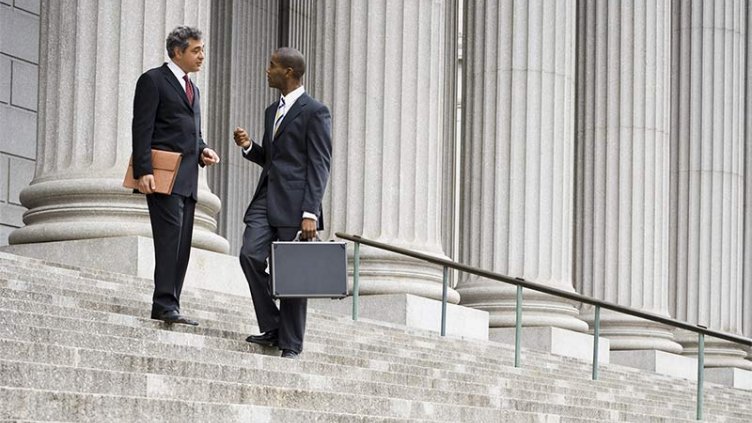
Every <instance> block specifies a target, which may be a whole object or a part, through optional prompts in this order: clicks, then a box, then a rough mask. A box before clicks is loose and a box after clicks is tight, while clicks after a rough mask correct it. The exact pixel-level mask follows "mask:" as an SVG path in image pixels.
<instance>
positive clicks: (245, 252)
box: [234, 47, 332, 358]
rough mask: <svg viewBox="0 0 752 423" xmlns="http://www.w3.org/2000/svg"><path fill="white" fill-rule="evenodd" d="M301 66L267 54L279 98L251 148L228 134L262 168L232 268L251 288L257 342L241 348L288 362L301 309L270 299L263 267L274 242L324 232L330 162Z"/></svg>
mask: <svg viewBox="0 0 752 423" xmlns="http://www.w3.org/2000/svg"><path fill="white" fill-rule="evenodd" d="M304 72H305V60H304V59H303V55H302V54H300V52H299V51H297V50H295V49H292V48H288V47H283V48H280V49H278V50H277V51H275V52H274V54H272V57H271V60H270V61H269V67H268V68H267V70H266V75H267V81H268V83H269V86H270V87H271V88H276V89H278V90H279V91H280V94H281V96H280V98H279V100H278V101H275V102H274V103H273V104H272V105H270V106H269V107H268V108H267V109H266V113H265V115H264V117H265V120H264V122H265V125H264V126H265V128H264V138H263V140H262V142H261V145H259V144H257V143H255V142H253V141H252V140H251V139H250V137H249V136H248V133H247V132H246V131H245V129H242V128H237V129H235V133H234V137H235V143H236V144H237V145H238V146H240V147H242V148H243V156H244V157H245V158H246V159H248V160H251V161H252V162H254V163H257V164H259V165H260V166H262V167H263V170H262V171H261V177H260V178H259V182H258V186H257V187H256V192H255V194H254V195H253V199H252V200H251V204H250V205H249V206H248V210H247V211H246V213H245V218H244V219H243V220H244V222H245V225H246V228H245V232H244V233H243V247H242V248H241V250H240V265H241V267H242V268H243V272H244V273H245V277H246V279H247V280H248V285H249V286H250V288H251V296H252V297H253V306H254V308H255V310H256V319H257V321H258V326H259V329H260V330H261V332H263V333H262V334H261V335H251V336H249V337H248V338H247V339H246V341H248V342H253V343H256V344H260V345H265V346H278V347H279V349H280V350H282V357H287V358H296V357H297V356H298V354H300V352H301V351H302V350H303V335H304V332H305V322H306V307H307V301H306V299H305V298H301V299H297V298H296V299H281V300H280V302H279V308H277V305H276V304H275V302H274V299H273V298H272V296H271V292H270V287H269V275H268V274H267V273H266V261H267V259H268V258H269V255H270V251H271V243H272V241H274V240H281V241H290V240H292V239H294V238H295V235H296V233H297V232H298V231H300V232H301V239H303V240H308V239H312V238H314V237H315V236H316V233H317V230H321V229H323V227H324V220H323V216H322V214H321V198H322V197H323V196H324V190H325V189H326V183H327V180H328V179H329V163H330V160H331V154H332V130H331V126H332V125H331V121H332V119H331V115H330V114H329V109H327V107H326V106H324V105H323V104H321V103H319V102H318V101H316V100H314V99H313V98H311V97H310V96H309V95H308V94H306V93H305V89H304V88H303V85H302V84H301V81H300V79H301V77H302V76H303V73H304Z"/></svg>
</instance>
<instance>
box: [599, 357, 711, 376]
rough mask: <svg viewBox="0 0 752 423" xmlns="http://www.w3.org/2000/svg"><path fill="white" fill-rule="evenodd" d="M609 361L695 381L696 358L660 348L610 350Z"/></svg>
mask: <svg viewBox="0 0 752 423" xmlns="http://www.w3.org/2000/svg"><path fill="white" fill-rule="evenodd" d="M611 362H612V363H613V364H619V365H622V366H627V367H633V368H635V369H642V370H647V371H651V372H655V373H658V374H661V375H667V376H674V377H680V378H684V379H688V380H691V381H697V359H696V358H692V357H683V356H682V355H680V354H673V353H668V352H665V351H660V350H633V351H628V350H621V351H611ZM706 374H707V373H706Z"/></svg>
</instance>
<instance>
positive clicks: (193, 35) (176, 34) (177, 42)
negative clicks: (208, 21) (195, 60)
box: [166, 25, 201, 59]
mask: <svg viewBox="0 0 752 423" xmlns="http://www.w3.org/2000/svg"><path fill="white" fill-rule="evenodd" d="M190 39H194V40H200V39H201V31H200V30H199V29H198V28H192V27H190V26H185V25H181V26H179V27H177V28H175V29H173V30H172V32H170V35H168V36H167V42H166V44H167V55H168V56H170V59H172V58H173V57H175V48H179V49H180V51H185V49H187V48H188V40H190Z"/></svg>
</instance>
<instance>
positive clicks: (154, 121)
mask: <svg viewBox="0 0 752 423" xmlns="http://www.w3.org/2000/svg"><path fill="white" fill-rule="evenodd" d="M191 84H193V82H191ZM193 93H194V97H193V106H191V105H190V104H189V103H188V97H186V95H185V90H184V89H183V87H182V86H181V85H180V81H178V80H177V78H176V77H175V74H174V73H172V71H171V70H170V68H168V67H167V63H165V64H164V65H162V66H160V67H158V68H154V69H151V70H149V71H147V72H145V73H144V74H143V75H141V77H140V78H139V79H138V82H137V83H136V94H135V96H134V98H133V127H132V134H133V140H132V141H133V176H134V177H136V178H140V177H141V176H142V175H147V174H150V173H152V166H151V150H152V148H154V149H157V150H166V151H176V152H178V153H182V154H183V158H182V161H181V162H180V169H178V176H177V178H176V180H175V185H174V187H173V189H172V192H173V194H179V195H183V196H185V197H192V198H193V199H194V200H196V199H197V198H196V195H197V187H198V166H197V165H201V166H203V163H200V160H199V159H200V157H201V152H202V151H203V150H204V148H206V147H207V145H206V143H204V140H203V139H202V136H201V95H200V94H199V91H198V87H197V86H196V85H195V84H193Z"/></svg>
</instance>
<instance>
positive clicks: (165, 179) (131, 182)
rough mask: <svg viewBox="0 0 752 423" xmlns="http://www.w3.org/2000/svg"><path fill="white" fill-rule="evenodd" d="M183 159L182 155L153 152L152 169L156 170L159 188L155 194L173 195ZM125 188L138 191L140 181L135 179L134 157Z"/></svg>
mask: <svg viewBox="0 0 752 423" xmlns="http://www.w3.org/2000/svg"><path fill="white" fill-rule="evenodd" d="M182 158H183V156H182V155H181V154H180V153H175V152H172V151H163V150H151V167H152V169H153V170H154V183H155V184H156V186H157V189H156V190H155V192H158V193H160V194H167V195H169V194H172V186H173V185H174V184H175V177H177V176H178V168H179V167H180V160H181V159H182ZM123 186H124V187H126V188H131V189H135V190H138V179H134V178H133V157H132V156H131V158H130V160H128V170H127V171H126V172H125V179H124V180H123Z"/></svg>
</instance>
